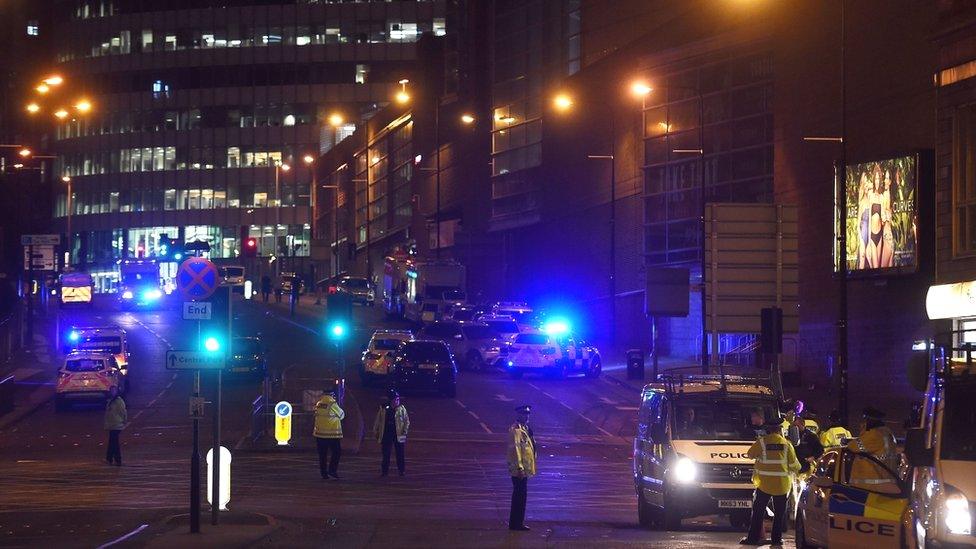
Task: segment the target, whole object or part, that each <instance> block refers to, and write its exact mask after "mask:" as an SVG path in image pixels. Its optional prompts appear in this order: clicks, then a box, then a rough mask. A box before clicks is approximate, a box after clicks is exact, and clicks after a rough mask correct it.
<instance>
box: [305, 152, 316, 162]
mask: <svg viewBox="0 0 976 549" xmlns="http://www.w3.org/2000/svg"><path fill="white" fill-rule="evenodd" d="M302 160H304V161H305V163H306V164H311V163H312V162H315V157H314V156H312V155H310V154H306V155H305V156H304V157H302Z"/></svg>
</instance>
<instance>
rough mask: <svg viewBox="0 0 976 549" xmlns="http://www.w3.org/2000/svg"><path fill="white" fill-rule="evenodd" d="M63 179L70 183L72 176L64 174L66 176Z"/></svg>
mask: <svg viewBox="0 0 976 549" xmlns="http://www.w3.org/2000/svg"><path fill="white" fill-rule="evenodd" d="M61 181H64V182H65V183H70V182H71V178H70V177H68V176H67V175H66V176H64V177H62V178H61Z"/></svg>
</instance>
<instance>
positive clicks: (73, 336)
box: [68, 330, 81, 341]
mask: <svg viewBox="0 0 976 549" xmlns="http://www.w3.org/2000/svg"><path fill="white" fill-rule="evenodd" d="M80 337H81V335H80V334H79V333H78V330H71V333H69V334H68V340H69V341H78V338H80Z"/></svg>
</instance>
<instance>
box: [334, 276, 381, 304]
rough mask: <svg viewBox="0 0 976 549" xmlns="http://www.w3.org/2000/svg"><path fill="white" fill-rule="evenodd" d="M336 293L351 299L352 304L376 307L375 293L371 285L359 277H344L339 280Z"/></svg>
mask: <svg viewBox="0 0 976 549" xmlns="http://www.w3.org/2000/svg"><path fill="white" fill-rule="evenodd" d="M337 291H338V292H339V293H340V294H346V295H348V296H349V297H351V298H352V302H353V303H359V304H360V305H366V306H369V307H372V306H374V305H376V291H375V290H374V289H373V284H372V283H371V282H370V281H369V280H367V279H366V278H363V277H359V276H344V277H342V278H340V279H339V284H338V285H337Z"/></svg>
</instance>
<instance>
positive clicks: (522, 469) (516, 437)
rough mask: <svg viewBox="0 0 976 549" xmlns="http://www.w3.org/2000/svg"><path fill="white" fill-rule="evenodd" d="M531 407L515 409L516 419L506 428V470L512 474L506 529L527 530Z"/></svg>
mask: <svg viewBox="0 0 976 549" xmlns="http://www.w3.org/2000/svg"><path fill="white" fill-rule="evenodd" d="M531 412H532V408H531V407H529V406H519V407H518V408H516V409H515V414H516V415H515V417H516V421H515V423H513V424H512V426H511V427H510V428H509V429H508V472H509V473H510V474H511V475H512V510H511V513H510V514H509V516H508V529H509V530H517V531H526V530H529V527H528V526H526V525H525V502H526V500H527V499H528V495H529V477H532V476H534V475H535V438H534V437H533V435H532V428H531V427H529V414H530V413H531Z"/></svg>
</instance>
